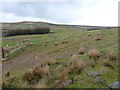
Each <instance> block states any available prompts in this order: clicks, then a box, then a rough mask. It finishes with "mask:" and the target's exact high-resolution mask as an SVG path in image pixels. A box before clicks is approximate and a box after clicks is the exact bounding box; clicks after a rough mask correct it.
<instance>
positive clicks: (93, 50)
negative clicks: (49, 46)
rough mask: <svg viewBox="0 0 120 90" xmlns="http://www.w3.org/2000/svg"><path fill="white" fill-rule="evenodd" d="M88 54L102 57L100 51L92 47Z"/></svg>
mask: <svg viewBox="0 0 120 90" xmlns="http://www.w3.org/2000/svg"><path fill="white" fill-rule="evenodd" d="M88 55H89V57H90V58H93V59H98V58H99V57H100V52H99V51H98V50H96V49H91V50H89V52H88Z"/></svg>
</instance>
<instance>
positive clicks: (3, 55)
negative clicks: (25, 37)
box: [1, 47, 5, 58]
mask: <svg viewBox="0 0 120 90" xmlns="http://www.w3.org/2000/svg"><path fill="white" fill-rule="evenodd" d="M1 53H2V58H5V52H4V49H3V47H1Z"/></svg>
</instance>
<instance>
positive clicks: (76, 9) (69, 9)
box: [0, 0, 119, 26]
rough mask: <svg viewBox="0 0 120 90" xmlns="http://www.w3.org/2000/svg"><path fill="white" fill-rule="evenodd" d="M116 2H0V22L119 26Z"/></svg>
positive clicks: (81, 0)
mask: <svg viewBox="0 0 120 90" xmlns="http://www.w3.org/2000/svg"><path fill="white" fill-rule="evenodd" d="M118 1H119V0H79V1H77V2H75V0H70V1H68V0H64V1H62V2H57V1H56V0H54V2H1V3H0V6H1V7H0V22H20V21H43V22H50V23H60V24H74V25H94V26H95V25H97V26H117V25H118Z"/></svg>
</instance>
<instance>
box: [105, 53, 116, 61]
mask: <svg viewBox="0 0 120 90" xmlns="http://www.w3.org/2000/svg"><path fill="white" fill-rule="evenodd" d="M106 56H107V58H108V59H109V60H110V61H113V60H117V56H116V54H115V53H113V52H109V53H107V55H106Z"/></svg>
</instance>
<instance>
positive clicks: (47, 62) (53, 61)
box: [41, 57, 55, 66]
mask: <svg viewBox="0 0 120 90" xmlns="http://www.w3.org/2000/svg"><path fill="white" fill-rule="evenodd" d="M54 63H55V60H53V59H50V58H48V57H45V60H44V61H43V62H42V63H41V65H44V66H45V65H49V66H50V65H52V64H54Z"/></svg>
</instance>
